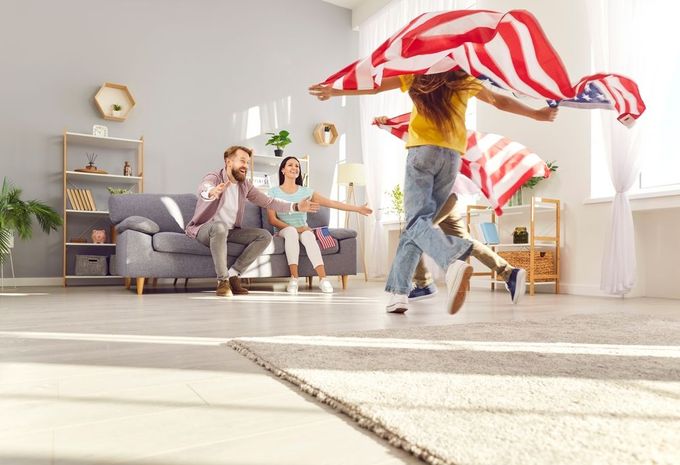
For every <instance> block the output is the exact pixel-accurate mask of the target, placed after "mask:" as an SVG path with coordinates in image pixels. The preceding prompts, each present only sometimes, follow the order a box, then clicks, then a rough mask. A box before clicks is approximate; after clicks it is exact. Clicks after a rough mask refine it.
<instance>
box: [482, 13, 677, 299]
mask: <svg viewBox="0 0 680 465" xmlns="http://www.w3.org/2000/svg"><path fill="white" fill-rule="evenodd" d="M478 7H479V8H488V9H491V10H497V11H507V10H511V9H527V10H529V11H531V12H532V13H533V14H534V15H535V16H536V17H537V18H538V20H539V22H540V24H541V25H542V27H543V29H544V31H545V32H546V34H547V36H548V38H549V39H550V41H551V42H552V44H553V46H554V48H555V49H556V50H557V52H558V53H559V54H560V56H561V57H562V60H563V62H564V64H565V66H566V68H567V70H568V72H569V75H570V77H571V79H572V81H576V80H577V79H579V78H581V77H582V76H585V75H587V74H590V61H589V60H590V48H589V47H590V45H589V40H590V39H589V36H588V23H587V21H586V20H585V18H586V17H587V12H588V11H587V8H588V2H587V0H557V1H550V2H545V1H539V0H503V1H500V0H482V1H479V2H478ZM603 71H611V72H616V71H617V70H603ZM632 77H633V79H634V78H635V77H634V76H632ZM641 91H642V95H643V97H644V89H641ZM611 117H612V118H614V117H615V114H614V113H613V112H612V113H611ZM643 117H644V116H643ZM589 125H590V111H587V110H576V109H569V108H563V109H561V111H560V115H559V117H558V120H557V121H556V122H555V123H553V124H547V123H539V122H535V121H533V120H528V119H525V118H521V117H516V116H514V115H508V114H503V113H501V112H498V111H497V110H495V109H493V108H490V107H489V106H487V105H483V104H481V105H480V108H479V120H478V128H479V129H480V130H481V131H488V132H498V133H500V134H504V135H506V136H508V137H510V138H512V139H515V140H517V141H521V142H523V143H524V144H526V145H527V146H529V147H531V148H532V149H534V150H535V151H536V153H538V154H539V155H541V156H542V157H543V158H544V159H545V160H557V162H558V164H559V166H560V168H559V170H558V171H557V173H556V175H555V176H554V177H553V178H551V179H550V180H547V181H545V182H543V183H542V184H540V185H539V187H537V188H536V189H535V193H536V195H540V196H545V197H558V198H560V199H562V201H563V202H564V214H563V221H564V228H563V236H562V237H563V241H564V248H563V250H562V279H563V292H566V293H574V294H592V295H598V294H600V291H599V284H600V274H601V269H602V267H601V261H602V249H603V246H604V244H605V239H606V234H607V229H608V227H609V222H610V215H611V203H599V204H584V201H585V200H586V199H588V198H589V195H590V128H589ZM634 204H635V203H634ZM634 208H635V207H634ZM678 216H679V215H678V210H677V209H676V210H659V211H646V212H636V213H634V219H635V223H636V247H637V258H638V283H637V285H636V287H635V289H634V290H633V292H632V293H631V294H629V296H640V295H647V296H653V297H674V298H678V297H680V290H679V289H678V288H679V286H678V285H677V283H678V282H679V281H678V278H677V275H674V273H673V271H674V268H675V266H674V265H675V264H677V263H679V260H680V247H678V246H677V245H675V244H676V243H677V241H676V239H675V238H674V237H673V236H675V235H676V232H677V231H678V229H679V227H680V219H679V218H678Z"/></svg>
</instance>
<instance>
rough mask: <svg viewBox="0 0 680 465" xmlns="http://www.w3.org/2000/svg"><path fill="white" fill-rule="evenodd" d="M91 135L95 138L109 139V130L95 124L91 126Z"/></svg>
mask: <svg viewBox="0 0 680 465" xmlns="http://www.w3.org/2000/svg"><path fill="white" fill-rule="evenodd" d="M92 135H93V136H97V137H109V128H107V127H106V126H102V125H99V124H95V125H94V126H92Z"/></svg>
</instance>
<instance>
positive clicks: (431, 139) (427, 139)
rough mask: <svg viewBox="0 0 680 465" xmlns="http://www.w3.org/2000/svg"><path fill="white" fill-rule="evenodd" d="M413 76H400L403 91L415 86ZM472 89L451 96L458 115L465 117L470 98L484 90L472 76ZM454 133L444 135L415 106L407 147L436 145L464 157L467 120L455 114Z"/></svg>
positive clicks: (469, 78) (470, 82)
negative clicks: (412, 85)
mask: <svg viewBox="0 0 680 465" xmlns="http://www.w3.org/2000/svg"><path fill="white" fill-rule="evenodd" d="M413 77H414V76H413V74H405V75H402V76H399V79H400V80H401V91H402V92H408V90H409V89H410V88H411V84H413ZM467 79H468V80H469V84H470V86H469V87H470V88H469V89H466V90H463V91H460V92H456V93H454V94H453V95H452V96H451V102H452V103H453V106H454V108H455V109H456V111H457V113H459V114H461V115H465V109H466V108H467V102H468V100H469V99H470V98H472V97H474V96H475V95H477V93H478V92H479V91H480V90H482V87H483V86H482V84H481V82H479V80H478V79H475V78H474V77H472V76H470V77H468V78H467ZM453 118H454V128H455V129H454V131H453V132H450V133H448V134H446V133H442V132H441V131H440V130H439V129H438V128H437V126H436V125H435V124H434V123H433V122H432V121H431V120H429V119H427V118H426V117H425V116H423V115H421V114H419V113H418V109H417V108H416V106H415V105H413V110H411V120H410V122H409V125H408V141H407V142H406V147H407V148H409V147H417V146H419V145H436V146H438V147H446V148H449V149H451V150H455V151H456V152H458V153H460V154H461V155H463V154H464V153H465V150H466V148H467V130H466V128H465V118H464V117H463V118H461V117H460V116H457V115H455V114H454V116H453Z"/></svg>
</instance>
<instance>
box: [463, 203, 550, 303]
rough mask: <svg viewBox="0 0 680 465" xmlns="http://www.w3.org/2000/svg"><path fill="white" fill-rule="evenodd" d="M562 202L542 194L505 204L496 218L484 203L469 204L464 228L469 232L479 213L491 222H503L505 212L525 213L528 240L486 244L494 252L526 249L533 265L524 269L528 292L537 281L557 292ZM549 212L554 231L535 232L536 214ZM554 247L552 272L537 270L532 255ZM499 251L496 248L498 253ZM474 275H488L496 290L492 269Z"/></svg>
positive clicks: (532, 290) (492, 286)
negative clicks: (521, 202)
mask: <svg viewBox="0 0 680 465" xmlns="http://www.w3.org/2000/svg"><path fill="white" fill-rule="evenodd" d="M561 208H562V205H561V202H560V201H559V200H558V199H548V198H541V197H532V199H531V201H530V203H529V204H527V205H516V206H513V207H508V208H504V209H503V216H501V217H497V216H496V213H495V212H494V211H493V209H491V208H490V207H488V206H484V205H468V207H467V227H468V232H470V229H471V228H470V224H471V218H472V217H475V216H480V215H490V216H491V222H492V223H494V224H496V225H498V223H499V222H502V221H503V219H504V218H505V217H506V215H507V214H508V212H509V214H510V215H512V214H524V213H525V212H526V213H528V214H529V220H528V224H529V242H528V243H527V244H514V243H508V242H505V243H500V244H486V246H487V247H489V248H491V249H492V250H494V251H497V250H498V249H503V248H505V249H512V248H515V249H523V250H520V252H524V251H526V252H527V253H528V254H529V255H528V256H529V257H530V263H533V264H534V266H533V267H532V266H529V267H527V268H533V270H532V269H527V270H526V271H527V281H526V282H527V285H528V286H529V294H530V295H534V288H535V286H536V284H544V283H546V282H549V283H551V284H554V286H555V293H556V294H559V292H560V231H561V215H560V213H561ZM543 212H550V213H552V214H553V215H554V218H553V219H552V223H553V225H554V228H555V234H554V236H553V235H549V236H548V235H541V234H537V233H536V224H537V222H538V221H539V220H537V218H536V214H538V213H543ZM540 221H541V222H546V221H548V218H546V217H545V216H541V220H540ZM546 248H548V249H554V261H555V262H554V271H555V273H551V274H547V275H546V274H539V273H537V272H536V266H535V262H534V261H533V260H534V258H533V257H535V254H536V253H537V252H543V251H545V249H546ZM501 252H502V251H499V253H501ZM505 252H508V253H516V252H514V251H510V250H505ZM473 275H474V276H489V277H490V278H491V289H492V290H493V289H495V285H496V281H497V276H496V273H495V271H493V270H490V271H488V272H486V271H485V272H475V273H474V274H473ZM539 279H548V281H538V280H539Z"/></svg>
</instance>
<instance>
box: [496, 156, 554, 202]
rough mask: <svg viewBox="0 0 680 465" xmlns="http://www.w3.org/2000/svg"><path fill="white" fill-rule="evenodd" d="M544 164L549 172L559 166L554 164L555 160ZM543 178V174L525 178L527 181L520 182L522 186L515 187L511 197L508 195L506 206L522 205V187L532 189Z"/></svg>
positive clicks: (552, 171)
mask: <svg viewBox="0 0 680 465" xmlns="http://www.w3.org/2000/svg"><path fill="white" fill-rule="evenodd" d="M546 166H547V167H548V169H549V170H550V172H551V173H554V172H555V171H557V168H559V166H558V165H556V161H555V160H553V161H549V162H547V163H546ZM543 179H545V178H544V177H543V176H534V177H531V178H529V179H527V181H526V182H525V183H524V184H522V187H520V188H519V189H517V192H515V193H514V194H512V197H510V200H508V206H509V207H514V206H517V205H522V189H524V188H525V187H526V188H528V189H533V188H534V187H536V185H537V184H538V183H539V182H541V181H542V180H543Z"/></svg>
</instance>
